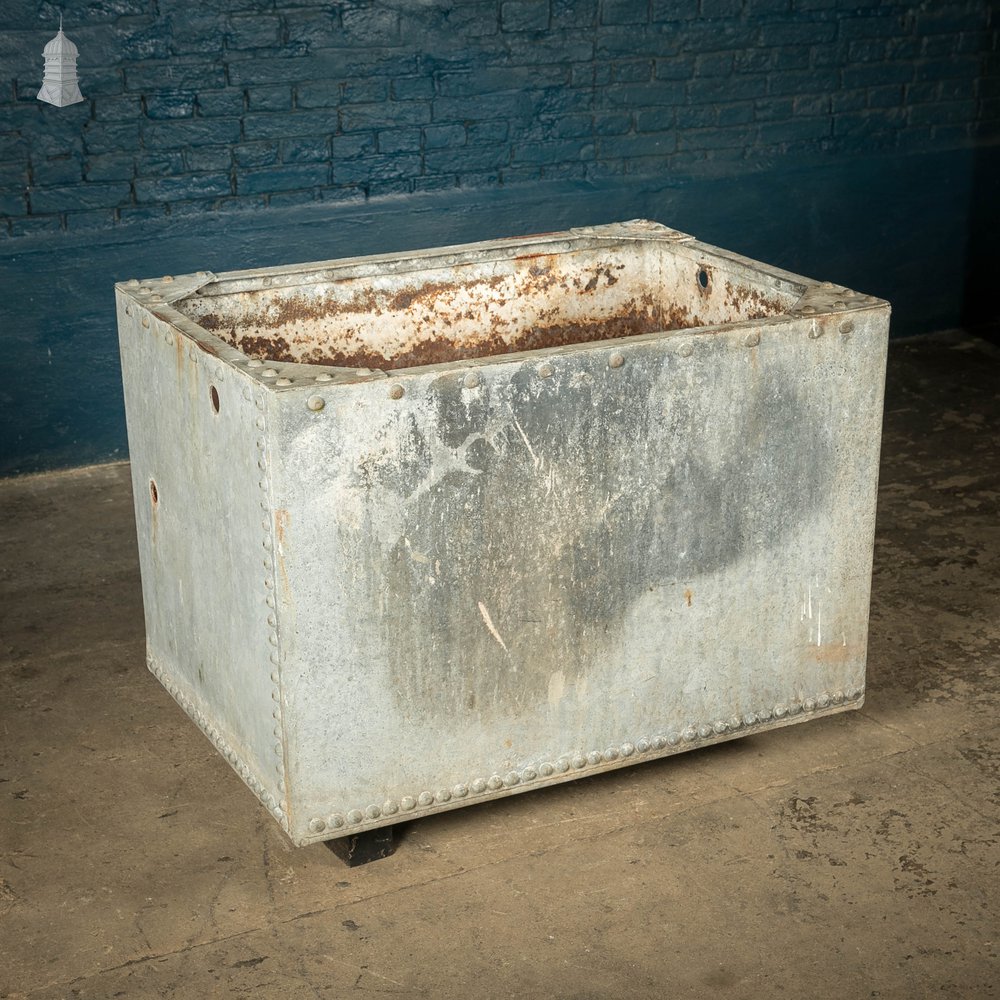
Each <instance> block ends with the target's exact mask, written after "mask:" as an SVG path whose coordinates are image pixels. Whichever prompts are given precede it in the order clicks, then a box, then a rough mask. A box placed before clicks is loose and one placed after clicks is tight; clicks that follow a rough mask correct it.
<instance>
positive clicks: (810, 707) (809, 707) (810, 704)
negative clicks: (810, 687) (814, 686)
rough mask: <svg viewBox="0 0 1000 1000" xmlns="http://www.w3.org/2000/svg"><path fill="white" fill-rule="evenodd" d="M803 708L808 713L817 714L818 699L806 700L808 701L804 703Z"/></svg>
mask: <svg viewBox="0 0 1000 1000" xmlns="http://www.w3.org/2000/svg"><path fill="white" fill-rule="evenodd" d="M802 707H803V708H804V709H805V710H806V711H807V712H815V711H816V699H815V698H806V700H805V701H804V702H803V703H802Z"/></svg>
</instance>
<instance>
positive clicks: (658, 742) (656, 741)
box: [653, 734, 667, 750]
mask: <svg viewBox="0 0 1000 1000" xmlns="http://www.w3.org/2000/svg"><path fill="white" fill-rule="evenodd" d="M666 745H667V738H666V736H664V735H662V734H660V735H659V736H654V737H653V746H654V747H655V748H656V749H657V750H662V749H663V748H664V747H665V746H666Z"/></svg>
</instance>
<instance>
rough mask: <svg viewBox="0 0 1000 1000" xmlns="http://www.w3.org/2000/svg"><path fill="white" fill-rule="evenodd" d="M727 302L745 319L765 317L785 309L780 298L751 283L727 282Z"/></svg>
mask: <svg viewBox="0 0 1000 1000" xmlns="http://www.w3.org/2000/svg"><path fill="white" fill-rule="evenodd" d="M725 302H726V305H727V306H729V307H730V308H731V309H735V310H737V311H738V313H739V315H740V316H741V317H742V318H744V319H765V318H766V317H768V316H775V315H778V314H780V313H783V312H784V311H785V306H784V305H783V304H782V302H781V300H780V299H777V298H772V297H769V296H767V295H765V294H764V293H763V292H762V291H760V289H757V288H752V287H751V286H749V285H734V284H733V283H732V282H731V281H727V282H726V299H725Z"/></svg>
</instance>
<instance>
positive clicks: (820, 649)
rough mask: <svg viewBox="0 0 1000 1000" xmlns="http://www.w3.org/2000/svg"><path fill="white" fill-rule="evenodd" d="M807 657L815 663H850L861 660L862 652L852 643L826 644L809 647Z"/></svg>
mask: <svg viewBox="0 0 1000 1000" xmlns="http://www.w3.org/2000/svg"><path fill="white" fill-rule="evenodd" d="M809 655H810V657H811V658H812V659H813V660H815V661H816V662H817V663H850V662H853V661H854V660H857V659H859V658H862V657H863V655H864V651H863V650H862V649H860V648H859V647H858V646H856V645H854V644H852V643H848V644H846V645H845V644H844V643H842V642H826V643H824V644H823V645H822V646H810V647H809Z"/></svg>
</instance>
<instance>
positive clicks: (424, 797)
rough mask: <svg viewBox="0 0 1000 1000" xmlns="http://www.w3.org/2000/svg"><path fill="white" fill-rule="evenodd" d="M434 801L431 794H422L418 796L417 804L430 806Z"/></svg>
mask: <svg viewBox="0 0 1000 1000" xmlns="http://www.w3.org/2000/svg"><path fill="white" fill-rule="evenodd" d="M433 801H434V796H433V795H431V793H430V792H421V793H420V794H419V795H418V796H417V803H418V804H419V805H422V806H429V805H430V804H431V803H432V802H433Z"/></svg>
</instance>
